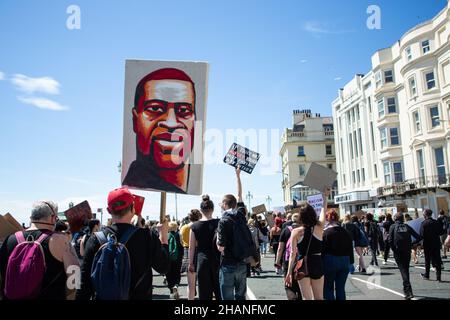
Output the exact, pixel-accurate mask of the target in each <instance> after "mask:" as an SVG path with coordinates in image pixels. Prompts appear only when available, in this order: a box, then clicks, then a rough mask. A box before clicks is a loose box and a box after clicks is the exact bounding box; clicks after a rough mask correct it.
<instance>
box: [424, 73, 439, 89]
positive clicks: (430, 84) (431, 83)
mask: <svg viewBox="0 0 450 320" xmlns="http://www.w3.org/2000/svg"><path fill="white" fill-rule="evenodd" d="M425 82H426V84H427V89H428V90H431V89H433V88H435V87H436V80H435V79H434V72H433V71H431V72H428V73H426V74H425Z"/></svg>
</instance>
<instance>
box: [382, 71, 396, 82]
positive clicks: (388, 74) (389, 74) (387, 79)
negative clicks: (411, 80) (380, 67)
mask: <svg viewBox="0 0 450 320" xmlns="http://www.w3.org/2000/svg"><path fill="white" fill-rule="evenodd" d="M389 82H394V74H393V73H392V70H386V71H385V72H384V83H389Z"/></svg>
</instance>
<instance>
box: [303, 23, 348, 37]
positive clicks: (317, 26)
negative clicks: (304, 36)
mask: <svg viewBox="0 0 450 320" xmlns="http://www.w3.org/2000/svg"><path fill="white" fill-rule="evenodd" d="M303 30H305V31H307V32H309V33H312V34H313V35H322V34H344V33H350V32H353V31H352V30H339V29H336V28H330V27H327V26H325V25H324V24H323V23H320V22H316V21H307V22H305V24H304V25H303Z"/></svg>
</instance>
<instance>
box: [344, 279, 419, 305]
mask: <svg viewBox="0 0 450 320" xmlns="http://www.w3.org/2000/svg"><path fill="white" fill-rule="evenodd" d="M350 279H354V280H358V281H361V282H364V283H365V284H368V285H370V286H373V287H376V288H379V289H383V290H386V291H388V292H390V293H393V294H395V295H397V296H400V297H402V298H404V297H405V295H404V294H403V293H400V292H397V291H394V290H391V289H389V288H386V287H383V286H380V285H378V284H375V283H373V282H369V281H366V280H363V279H360V278H356V277H353V276H352V277H350ZM413 300H417V299H416V298H413Z"/></svg>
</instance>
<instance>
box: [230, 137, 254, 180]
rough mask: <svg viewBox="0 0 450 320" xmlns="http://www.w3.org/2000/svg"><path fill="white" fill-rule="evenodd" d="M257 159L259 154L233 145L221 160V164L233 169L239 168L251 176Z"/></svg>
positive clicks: (235, 144)
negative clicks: (223, 163)
mask: <svg viewBox="0 0 450 320" xmlns="http://www.w3.org/2000/svg"><path fill="white" fill-rule="evenodd" d="M259 157H260V154H259V153H257V152H255V151H251V150H250V149H247V148H245V147H243V146H241V145H239V144H237V143H233V144H232V145H231V147H230V150H228V152H227V154H226V155H225V158H223V162H225V163H227V164H229V165H230V166H232V167H235V168H237V167H239V168H240V169H241V171H244V172H247V173H248V174H251V173H252V172H253V169H254V168H255V166H256V163H258V160H259Z"/></svg>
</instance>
